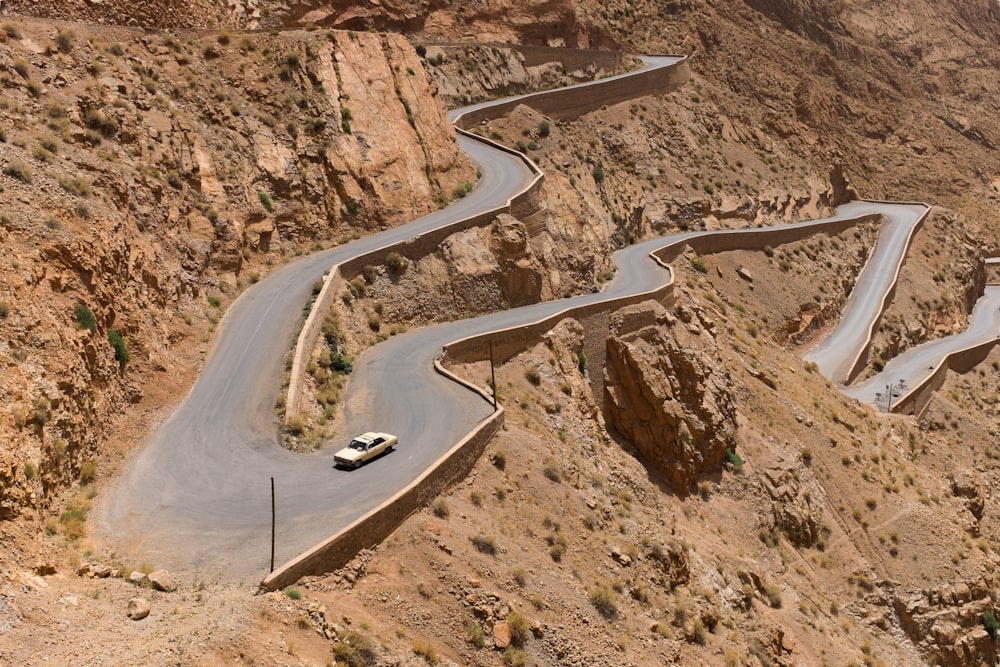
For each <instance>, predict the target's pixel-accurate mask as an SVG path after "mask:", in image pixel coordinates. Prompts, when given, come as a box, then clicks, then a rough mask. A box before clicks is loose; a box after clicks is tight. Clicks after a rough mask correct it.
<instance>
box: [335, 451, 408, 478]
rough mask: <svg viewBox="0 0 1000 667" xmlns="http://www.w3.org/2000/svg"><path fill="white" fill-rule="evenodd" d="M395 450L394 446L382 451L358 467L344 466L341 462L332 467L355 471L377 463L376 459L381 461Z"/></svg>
mask: <svg viewBox="0 0 1000 667" xmlns="http://www.w3.org/2000/svg"><path fill="white" fill-rule="evenodd" d="M394 451H396V448H395V447H393V448H392V449H389V450H386V451H384V452H382V453H381V454H379V455H378V456H376V457H375V458H373V459H372V460H371V461H366V462H365V463H362V464H361V465H359V466H358V467H356V468H355V467H354V466H342V465H340V464H339V463H334V464H333V466H331V467H332V468H333V469H335V470H343V471H345V472H354V471H356V470H361V469H362V468H365V467H367V466H368V465H369V464H371V463H375V462H376V461H379V460H381V459H383V458H385V457H386V456H388V455H389V454H392V453H393V452H394Z"/></svg>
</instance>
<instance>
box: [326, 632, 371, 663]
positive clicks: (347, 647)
mask: <svg viewBox="0 0 1000 667" xmlns="http://www.w3.org/2000/svg"><path fill="white" fill-rule="evenodd" d="M338 640H339V641H337V643H336V644H334V645H333V658H334V660H336V661H337V662H336V664H338V665H340V664H343V665H347V667H369V665H374V664H375V663H376V661H377V658H378V656H376V655H375V650H374V648H373V647H372V643H371V641H369V639H368V638H367V637H365V636H364V635H360V634H358V633H357V632H354V631H353V630H348V631H347V632H345V633H344V634H343V635H340V636H339V637H338Z"/></svg>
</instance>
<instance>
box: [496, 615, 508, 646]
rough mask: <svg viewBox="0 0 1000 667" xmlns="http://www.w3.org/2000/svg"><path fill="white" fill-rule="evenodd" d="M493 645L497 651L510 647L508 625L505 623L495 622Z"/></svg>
mask: <svg viewBox="0 0 1000 667" xmlns="http://www.w3.org/2000/svg"><path fill="white" fill-rule="evenodd" d="M493 644H494V645H495V646H496V647H497V648H498V649H505V648H507V647H508V646H510V624H509V623H507V621H497V622H496V623H494V624H493Z"/></svg>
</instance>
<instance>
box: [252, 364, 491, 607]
mask: <svg viewBox="0 0 1000 667" xmlns="http://www.w3.org/2000/svg"><path fill="white" fill-rule="evenodd" d="M435 368H436V369H437V370H438V372H439V373H441V374H443V375H446V376H448V377H449V378H451V379H452V380H455V381H457V382H459V383H460V384H463V385H465V386H466V387H468V388H469V389H471V390H472V391H475V392H477V393H479V394H480V395H481V396H482V397H483V398H484V399H485V400H487V401H490V403H492V397H489V396H488V395H487V394H486V393H485V392H483V391H482V390H480V389H478V388H476V387H474V386H472V385H471V384H469V383H468V382H465V381H463V380H461V379H459V378H457V377H456V376H454V375H453V374H452V373H451V372H449V371H448V370H446V369H444V368H443V367H441V366H440V365H438V364H435ZM503 421H504V411H503V408H502V407H498V408H497V410H496V411H495V412H494V413H493V414H492V415H490V416H489V417H487V418H486V419H485V420H484V421H483V422H481V423H480V424H479V426H477V427H476V428H475V430H473V431H472V432H471V433H470V434H469V435H467V436H466V437H465V438H463V439H462V440H461V441H459V442H458V443H457V444H456V445H455V446H454V447H452V448H451V449H450V450H448V452H447V453H446V454H445V455H444V456H442V457H441V458H440V459H438V460H437V462H435V464H434V465H433V466H431V467H430V468H429V469H427V470H426V471H425V472H424V473H423V474H422V475H421V476H420V477H418V478H417V479H415V480H414V481H413V482H411V483H410V484H409V485H408V486H407V487H406V488H404V489H403V490H401V491H399V492H398V493H397V494H396V495H394V496H393V497H392V498H390V499H389V500H387V501H385V502H384V503H382V504H381V505H379V506H378V507H376V508H375V509H373V510H372V511H371V512H369V513H368V514H366V515H364V516H363V517H361V518H360V519H358V520H357V521H355V522H354V523H352V524H351V525H349V526H347V527H346V528H344V529H343V530H341V531H340V532H338V533H336V534H335V535H332V536H331V537H329V538H327V539H326V540H324V541H323V542H321V543H320V544H317V545H316V546H314V547H313V548H312V549H310V550H309V551H306V552H305V553H303V554H301V555H299V556H297V557H295V558H294V559H292V560H290V561H288V562H287V563H285V564H284V565H282V566H281V567H279V568H278V569H277V570H275V571H274V572H272V573H271V574H269V575H268V576H267V577H265V578H264V580H263V581H262V582H261V583H260V587H261V588H262V589H264V590H268V591H273V590H278V589H281V588H285V587H286V586H290V585H292V584H294V583H295V582H296V581H298V580H299V579H301V578H302V577H305V576H309V575H319V574H324V573H326V572H332V571H334V570H337V569H339V568H341V567H343V566H345V565H347V564H348V563H349V562H350V561H351V559H353V558H354V557H355V556H356V555H358V552H360V551H361V550H362V549H369V548H371V547H374V546H376V545H378V544H379V543H381V542H382V541H383V540H385V539H386V538H387V537H389V535H391V534H392V532H393V531H394V530H396V529H397V528H398V527H399V526H400V525H401V524H402V523H403V522H404V521H406V519H407V518H408V517H409V516H410V515H411V514H413V513H414V512H416V511H417V510H419V509H420V508H422V507H426V506H427V505H428V504H430V502H431V501H433V500H434V498H436V497H437V496H439V495H440V494H441V493H443V492H444V491H446V490H447V489H449V488H451V487H452V486H454V485H455V484H457V483H458V482H461V481H462V480H463V479H465V478H466V477H468V475H469V473H470V472H471V471H472V468H473V466H475V465H476V462H477V461H478V460H479V457H480V456H481V455H482V453H483V451H484V450H485V449H486V445H487V444H488V443H489V442H490V440H492V439H493V436H494V435H496V433H497V432H498V431H499V430H500V429H501V428H502V427H503Z"/></svg>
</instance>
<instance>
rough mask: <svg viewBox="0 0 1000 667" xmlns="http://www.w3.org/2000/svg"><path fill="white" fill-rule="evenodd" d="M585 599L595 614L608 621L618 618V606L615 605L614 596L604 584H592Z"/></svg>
mask: <svg viewBox="0 0 1000 667" xmlns="http://www.w3.org/2000/svg"><path fill="white" fill-rule="evenodd" d="M587 599H589V600H590V604H592V605H594V608H595V609H597V612H598V613H599V614H600V615H601V616H603V617H604V618H606V619H607V620H609V621H613V620H614V619H616V618H618V605H617V604H616V603H615V594H614V592H612V590H611V589H610V588H608V587H607V586H606V585H604V584H594V585H593V586H592V587H591V588H590V589H589V590H588V591H587Z"/></svg>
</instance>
